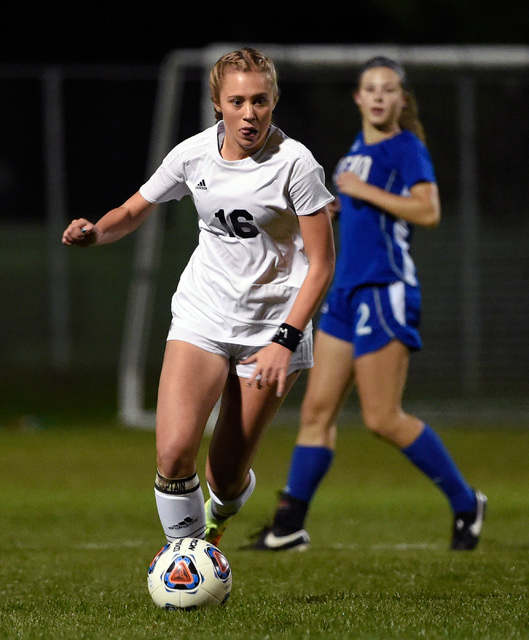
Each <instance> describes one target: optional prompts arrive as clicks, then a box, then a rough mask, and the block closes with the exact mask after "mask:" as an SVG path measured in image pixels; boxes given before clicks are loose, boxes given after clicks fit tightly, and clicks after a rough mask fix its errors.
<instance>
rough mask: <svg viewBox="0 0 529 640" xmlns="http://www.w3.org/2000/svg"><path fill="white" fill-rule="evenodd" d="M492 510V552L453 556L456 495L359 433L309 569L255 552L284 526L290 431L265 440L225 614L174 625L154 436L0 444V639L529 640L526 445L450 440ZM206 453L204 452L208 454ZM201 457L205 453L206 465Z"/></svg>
mask: <svg viewBox="0 0 529 640" xmlns="http://www.w3.org/2000/svg"><path fill="white" fill-rule="evenodd" d="M440 433H441V435H442V437H443V438H444V440H445V442H446V443H447V444H448V446H449V447H450V449H451V451H452V453H453V455H454V457H455V458H456V459H457V461H458V462H459V463H460V466H461V468H462V469H463V470H464V471H465V473H466V475H467V477H468V478H469V479H470V480H471V481H472V483H474V484H475V485H476V486H479V487H480V488H481V489H482V490H483V491H484V492H486V493H487V495H488V497H489V513H488V517H487V520H486V525H485V528H484V534H483V537H482V542H481V544H480V546H479V548H478V549H477V550H476V551H474V552H470V553H463V554H457V553H452V552H449V551H448V550H447V549H448V541H449V537H450V528H451V522H450V514H449V510H448V506H447V503H446V502H445V500H444V498H443V496H442V495H441V494H440V492H438V490H437V489H435V488H434V487H433V486H432V485H430V483H429V482H427V481H426V480H424V479H423V478H422V477H421V476H420V475H419V474H418V473H416V472H415V471H414V470H413V469H412V468H411V466H410V465H409V464H408V463H407V462H406V461H405V460H403V459H402V457H401V455H400V454H399V453H398V452H397V451H395V450H393V449H391V448H390V447H388V446H387V445H385V444H382V443H381V442H379V441H377V440H375V439H374V438H372V437H370V436H369V435H367V434H366V433H365V432H364V431H363V430H362V429H360V428H356V427H354V428H348V429H345V428H344V429H343V430H342V432H341V437H340V444H339V452H338V456H337V460H336V463H335V465H334V467H333V468H332V471H331V473H330V474H329V476H328V478H327V479H326V481H325V483H324V485H323V486H322V487H321V489H320V492H319V494H318V497H317V500H316V501H315V503H314V505H313V508H312V510H311V513H310V519H309V523H308V528H309V531H310V534H311V537H312V543H313V544H312V547H311V549H310V550H309V551H307V552H305V553H283V554H281V553H279V554H275V553H263V552H252V551H247V550H243V549H241V548H240V547H241V545H242V544H243V543H244V542H245V541H246V540H247V538H248V536H249V535H250V534H251V533H252V532H253V531H255V530H256V529H258V528H259V527H260V526H261V525H262V524H263V523H264V522H265V521H266V519H267V517H268V516H269V515H270V513H271V512H272V509H273V506H274V503H275V500H276V492H277V490H278V489H279V488H280V487H281V485H282V482H283V481H284V476H285V470H286V467H287V462H288V458H289V454H290V450H291V446H292V443H293V439H294V435H295V430H294V426H293V425H290V426H275V427H272V429H271V430H270V431H269V433H268V435H267V437H266V440H265V442H264V444H263V446H262V448H261V451H260V453H259V457H258V459H257V461H256V464H255V470H256V473H257V478H258V485H257V489H256V491H255V493H254V495H253V496H252V499H251V500H250V502H249V503H248V504H247V505H246V506H245V509H244V510H243V511H242V512H241V513H240V514H239V516H238V517H237V518H236V519H235V520H234V521H233V523H232V524H230V527H229V529H228V531H227V532H226V534H225V536H224V538H223V543H222V549H223V551H224V552H225V554H226V555H227V557H228V558H229V560H230V562H231V565H232V570H233V576H234V585H233V590H232V594H231V597H230V600H229V601H228V603H227V605H226V606H225V607H223V608H214V609H208V610H201V611H195V612H168V611H163V610H160V609H158V608H156V607H155V606H154V605H153V603H152V602H151V600H150V596H149V594H148V592H147V587H146V571H147V566H148V564H149V562H150V560H151V558H152V557H153V556H154V554H155V553H156V552H157V551H158V549H159V548H160V547H161V546H162V544H163V536H162V533H161V527H160V525H159V522H158V518H157V514H156V511H155V505H154V497H153V491H152V485H153V477H154V434H153V433H151V432H145V431H132V430H126V429H122V428H120V427H119V426H118V425H116V424H106V425H105V426H102V425H101V424H90V423H89V422H87V424H84V425H74V424H73V423H72V424H68V421H66V422H65V423H64V424H62V425H61V426H59V427H57V426H53V425H47V426H46V427H45V428H43V427H40V428H38V425H37V426H35V425H32V424H31V423H30V424H26V425H25V428H20V425H19V428H17V429H15V428H4V429H2V430H0V443H1V444H0V448H1V456H0V479H1V480H0V481H1V492H0V514H1V515H0V518H1V526H0V554H1V556H0V559H1V562H0V572H1V581H0V596H1V597H0V638H5V639H12V638H23V639H24V640H29V639H32V638H35V639H36V638H45V639H50V640H51V639H53V640H60V639H64V638H66V639H72V640H74V639H75V640H80V639H94V640H96V639H97V640H115V639H118V638H119V639H123V640H136V639H138V640H140V639H141V640H158V639H160V640H161V639H163V640H168V639H176V640H179V639H182V640H183V639H186V640H195V639H205V638H208V639H209V638H211V639H215V640H223V639H238V640H239V639H240V640H254V639H255V640H265V639H270V640H273V639H275V638H279V639H285V640H290V639H301V638H319V639H322V640H323V639H325V640H334V639H339V640H343V639H346V638H355V639H359V640H367V639H369V640H380V639H394V638H395V639H396V638H398V639H407V640H411V639H415V638H417V639H419V638H426V639H428V640H436V639H438V638H439V639H440V638H443V639H449V640H459V639H461V640H463V639H464V640H474V639H475V640H487V639H490V640H492V639H495V640H496V639H497V640H509V639H514V638H529V601H528V595H529V532H528V527H527V524H528V513H529V492H528V487H527V480H528V471H527V469H528V460H529V432H527V431H525V430H516V429H511V430H502V429H494V428H487V429H483V430H472V431H471V430H463V429H456V428H450V429H445V430H440ZM205 444H207V442H205ZM202 456H203V452H202Z"/></svg>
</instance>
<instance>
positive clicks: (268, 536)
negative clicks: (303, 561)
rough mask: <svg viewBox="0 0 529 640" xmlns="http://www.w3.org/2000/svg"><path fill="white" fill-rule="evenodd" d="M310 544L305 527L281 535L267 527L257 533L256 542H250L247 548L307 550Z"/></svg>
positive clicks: (260, 549)
mask: <svg viewBox="0 0 529 640" xmlns="http://www.w3.org/2000/svg"><path fill="white" fill-rule="evenodd" d="M309 546H310V537H309V534H308V533H307V532H306V531H305V529H300V530H299V531H294V533H288V534H287V535H284V536H279V535H276V534H275V533H274V531H273V529H272V528H271V527H265V528H264V529H262V531H260V533H259V534H258V535H257V539H256V540H255V542H252V543H250V544H249V545H248V547H247V548H248V549H255V550H257V551H288V550H295V551H306V550H307V549H308V548H309Z"/></svg>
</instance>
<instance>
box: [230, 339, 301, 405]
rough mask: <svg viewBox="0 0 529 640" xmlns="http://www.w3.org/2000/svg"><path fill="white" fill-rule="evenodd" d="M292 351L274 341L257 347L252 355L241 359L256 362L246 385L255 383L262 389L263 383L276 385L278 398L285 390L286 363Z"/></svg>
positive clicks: (245, 362)
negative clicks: (257, 349)
mask: <svg viewBox="0 0 529 640" xmlns="http://www.w3.org/2000/svg"><path fill="white" fill-rule="evenodd" d="M291 356H292V352H291V351H290V350H289V349H287V348H286V347H283V346H282V345H280V344H277V343H275V342H272V343H270V344H269V345H268V346H266V347H263V348H262V349H259V351H257V352H256V353H254V354H253V355H252V356H250V357H248V358H246V359H245V360H242V361H241V364H252V363H253V362H255V363H256V365H255V370H254V372H253V375H252V377H251V378H249V379H248V382H247V385H248V386H249V387H251V386H252V385H255V386H256V387H257V389H262V388H263V386H264V385H266V386H268V387H273V386H274V385H276V396H277V397H278V398H280V397H281V396H282V395H283V393H284V392H285V385H286V380H287V375H288V365H289V363H290V358H291Z"/></svg>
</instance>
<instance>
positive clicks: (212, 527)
mask: <svg viewBox="0 0 529 640" xmlns="http://www.w3.org/2000/svg"><path fill="white" fill-rule="evenodd" d="M205 506H206V541H207V542H210V543H211V544H213V545H215V546H216V547H218V546H219V543H220V539H221V538H222V534H223V533H224V532H225V531H226V527H227V526H228V520H223V521H220V520H217V519H216V518H215V517H214V516H213V513H212V512H211V498H210V499H209V500H208V501H207V502H206V505H205Z"/></svg>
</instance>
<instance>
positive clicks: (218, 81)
mask: <svg viewBox="0 0 529 640" xmlns="http://www.w3.org/2000/svg"><path fill="white" fill-rule="evenodd" d="M229 71H244V72H248V71H256V72H257V73H264V74H265V75H266V77H267V78H268V80H269V81H270V87H271V89H272V94H273V99H274V105H275V104H277V101H278V100H279V87H278V84H277V72H276V68H275V66H274V63H273V62H272V61H271V60H270V59H269V58H267V57H266V56H265V55H264V54H263V53H261V52H260V51H257V49H252V48H251V47H243V48H242V49H238V50H237V51H232V52H231V53H226V54H225V55H223V56H222V58H220V59H219V60H218V61H217V62H216V64H215V66H214V67H213V68H212V69H211V71H210V74H209V89H210V92H211V100H212V101H213V104H217V105H218V104H219V102H220V90H221V87H222V82H223V80H224V76H225V74H226V73H227V72H229ZM215 118H216V119H217V120H222V112H221V111H219V110H218V109H216V108H215Z"/></svg>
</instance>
